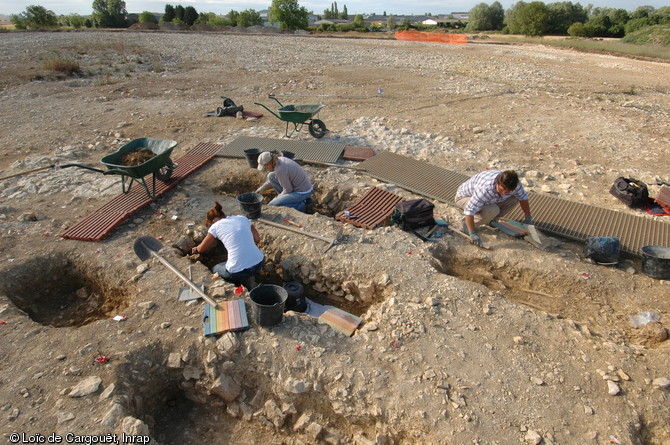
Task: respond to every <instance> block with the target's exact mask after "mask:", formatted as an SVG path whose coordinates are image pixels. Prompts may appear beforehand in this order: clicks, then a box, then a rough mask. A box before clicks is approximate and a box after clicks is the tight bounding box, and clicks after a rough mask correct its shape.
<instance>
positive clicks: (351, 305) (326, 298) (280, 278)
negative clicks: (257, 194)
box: [201, 175, 378, 316]
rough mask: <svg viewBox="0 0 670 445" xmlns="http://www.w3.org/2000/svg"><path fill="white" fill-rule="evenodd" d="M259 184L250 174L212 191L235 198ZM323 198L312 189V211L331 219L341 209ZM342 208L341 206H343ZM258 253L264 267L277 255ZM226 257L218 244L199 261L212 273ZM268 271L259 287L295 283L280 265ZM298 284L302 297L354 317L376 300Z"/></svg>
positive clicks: (230, 179)
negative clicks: (335, 293)
mask: <svg viewBox="0 0 670 445" xmlns="http://www.w3.org/2000/svg"><path fill="white" fill-rule="evenodd" d="M258 181H259V180H258V179H254V178H252V177H250V175H231V176H228V177H226V178H224V179H223V180H222V181H221V183H220V184H219V185H218V186H217V187H216V188H215V189H214V192H216V193H220V194H222V195H225V196H230V197H236V196H238V195H240V194H242V193H247V192H248V191H249V190H255V189H257V188H258V187H260V185H261V183H260V182H258ZM322 195H323V192H321V191H320V190H319V187H318V186H315V190H314V193H313V194H312V198H313V199H314V208H315V211H316V212H318V213H320V214H322V215H325V216H329V217H334V216H335V215H336V214H337V213H338V212H339V211H340V210H342V209H340V208H336V209H331V208H330V207H329V206H328V205H327V204H326V203H323V202H322V201H321V199H320V197H321V196H322ZM270 199H271V198H270V197H268V196H266V197H265V203H267V202H268V201H269V200H270ZM342 206H343V207H344V203H343V204H342ZM261 250H263V253H265V257H266V265H267V263H268V262H270V263H271V261H270V260H268V259H270V258H274V257H275V254H276V252H274V251H272V250H271V248H269V247H268V246H261ZM226 258H227V254H226V249H225V248H224V247H223V245H222V244H221V242H217V243H216V245H215V246H214V247H212V248H210V249H209V250H208V251H207V252H206V254H204V255H203V256H202V259H201V262H202V263H203V264H204V265H205V266H207V268H208V269H209V270H212V268H213V267H214V266H215V265H216V264H218V263H220V262H223V261H226ZM270 269H271V270H270V271H268V268H267V267H266V268H265V269H264V270H262V271H261V272H260V273H259V274H258V275H257V276H256V282H257V283H258V284H274V285H277V286H284V285H285V284H286V283H288V282H291V281H297V279H296V277H295V274H294V271H291V270H284V269H282V268H281V267H280V265H279V264H272V265H271V267H270ZM300 284H302V286H303V288H304V297H305V298H308V299H310V300H312V301H314V302H315V303H318V304H321V305H328V306H335V307H338V308H340V309H342V310H344V311H347V312H349V313H351V314H354V315H357V316H360V315H361V314H363V313H365V312H366V311H367V310H368V308H369V307H370V305H372V304H373V303H375V302H376V301H378V298H377V297H376V296H375V297H373V298H372V299H371V300H370V301H368V302H366V303H363V302H360V301H349V300H347V299H345V298H343V297H339V296H336V295H333V294H331V293H328V292H319V291H317V290H316V289H314V287H313V286H311V285H309V284H306V283H302V282H301V283H300Z"/></svg>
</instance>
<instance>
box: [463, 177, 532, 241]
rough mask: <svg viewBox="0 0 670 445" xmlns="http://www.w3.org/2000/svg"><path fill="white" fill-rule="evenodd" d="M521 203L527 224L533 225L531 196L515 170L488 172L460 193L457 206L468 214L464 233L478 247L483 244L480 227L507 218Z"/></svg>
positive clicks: (464, 184) (475, 179)
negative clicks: (468, 235) (529, 197)
mask: <svg viewBox="0 0 670 445" xmlns="http://www.w3.org/2000/svg"><path fill="white" fill-rule="evenodd" d="M517 203H518V204H519V205H520V206H521V210H523V213H524V215H525V219H524V221H523V222H524V223H525V224H532V223H533V219H532V218H531V216H530V206H529V205H528V194H526V191H525V190H524V189H523V186H522V185H521V183H520V182H519V176H518V175H517V174H516V172H515V171H513V170H505V171H500V170H485V171H483V172H481V173H477V174H476V175H474V176H473V177H471V178H470V179H468V180H467V181H465V182H464V183H463V184H461V185H460V186H459V187H458V190H457V191H456V205H458V206H459V207H460V208H462V209H463V213H464V215H465V218H464V219H463V230H464V231H466V232H467V233H469V234H470V241H471V242H472V244H475V245H477V246H481V245H482V240H481V238H480V237H479V234H478V233H477V226H483V225H486V224H489V223H490V222H491V221H493V220H494V219H498V218H500V217H501V216H505V215H506V214H507V213H509V212H510V211H511V210H512V208H513V207H514V206H515V205H516V204H517Z"/></svg>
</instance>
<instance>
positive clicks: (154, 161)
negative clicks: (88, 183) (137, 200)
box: [56, 138, 178, 199]
mask: <svg viewBox="0 0 670 445" xmlns="http://www.w3.org/2000/svg"><path fill="white" fill-rule="evenodd" d="M177 144H178V142H176V141H170V140H165V139H153V138H139V139H134V140H132V141H130V142H128V143H127V144H125V145H124V146H122V147H121V148H120V149H119V151H117V152H115V153H112V154H111V155H107V156H105V157H104V158H102V160H101V161H100V162H101V163H102V164H103V165H104V166H105V167H107V170H102V169H99V168H94V167H90V166H88V165H82V164H64V165H59V166H57V167H56V168H67V167H79V168H84V169H86V170H91V171H94V172H98V173H102V174H103V175H121V190H122V191H123V193H128V192H129V191H130V187H131V186H132V185H133V182H137V183H138V184H140V185H141V186H142V187H144V190H146V192H147V195H149V198H150V199H154V198H155V197H156V179H158V180H159V181H162V182H168V181H169V180H170V177H171V176H172V171H173V170H174V169H175V168H176V167H177V164H175V163H173V162H172V160H171V159H170V155H171V154H172V150H173V149H174V148H175V147H176V146H177ZM140 148H146V149H148V150H150V151H152V152H153V153H154V156H153V157H152V158H150V159H148V160H147V161H145V162H143V163H141V164H139V165H132V166H128V165H121V157H122V156H123V155H125V154H128V153H130V152H132V151H134V150H137V149H140ZM148 175H151V177H152V187H151V189H149V186H148V184H147V181H146V178H145V177H146V176H148Z"/></svg>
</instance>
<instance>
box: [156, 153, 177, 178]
mask: <svg viewBox="0 0 670 445" xmlns="http://www.w3.org/2000/svg"><path fill="white" fill-rule="evenodd" d="M172 170H174V164H173V163H172V159H170V158H168V159H167V162H166V163H165V165H164V166H162V167H161V168H159V169H158V171H156V179H158V180H159V181H163V182H167V181H169V180H170V178H171V177H172Z"/></svg>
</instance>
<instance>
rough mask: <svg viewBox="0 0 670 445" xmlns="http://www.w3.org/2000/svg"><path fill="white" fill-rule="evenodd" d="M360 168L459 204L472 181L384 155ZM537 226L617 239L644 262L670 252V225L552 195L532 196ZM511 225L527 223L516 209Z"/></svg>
mask: <svg viewBox="0 0 670 445" xmlns="http://www.w3.org/2000/svg"><path fill="white" fill-rule="evenodd" d="M359 166H360V167H361V168H363V169H365V170H366V171H367V172H368V173H369V174H370V175H371V176H373V177H376V178H378V179H380V180H382V181H385V182H390V183H393V184H397V185H399V186H401V187H403V188H405V189H407V190H410V191H412V192H414V193H417V194H419V195H423V196H426V197H428V198H432V199H435V200H437V201H441V202H446V203H450V204H453V200H454V197H455V195H456V190H457V189H458V186H459V185H460V184H461V183H462V182H464V181H466V180H467V179H468V176H465V175H462V174H460V173H455V172H452V171H449V170H445V169H442V168H439V167H436V166H434V165H431V164H429V163H427V162H424V161H419V160H416V159H412V158H408V157H405V156H402V155H398V154H394V153H387V152H383V153H380V154H378V155H376V156H374V157H372V158H370V159H368V160H367V161H364V162H362V163H361V164H359ZM528 196H529V197H528V201H529V203H530V206H531V211H532V214H533V219H534V222H535V225H536V227H537V228H539V229H540V230H543V231H545V232H547V233H550V234H553V235H558V236H562V237H565V238H569V239H573V240H576V241H586V239H587V238H589V237H592V236H616V237H618V238H619V240H620V242H621V250H622V251H623V252H626V253H629V254H632V255H637V256H640V255H641V252H640V248H641V247H642V246H647V245H655V246H665V247H670V224H669V223H667V222H663V221H658V220H653V219H649V218H645V217H643V216H637V215H632V214H629V213H623V212H617V211H615V210H611V209H603V208H600V207H595V206H591V205H588V204H581V203H578V202H573V201H569V200H566V199H561V198H556V197H554V196H550V195H544V194H536V193H532V192H530V193H529V194H528ZM507 217H508V218H509V219H522V218H523V212H522V211H521V209H520V208H518V207H517V208H516V209H515V210H514V211H513V212H511V213H510V214H508V215H507Z"/></svg>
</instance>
